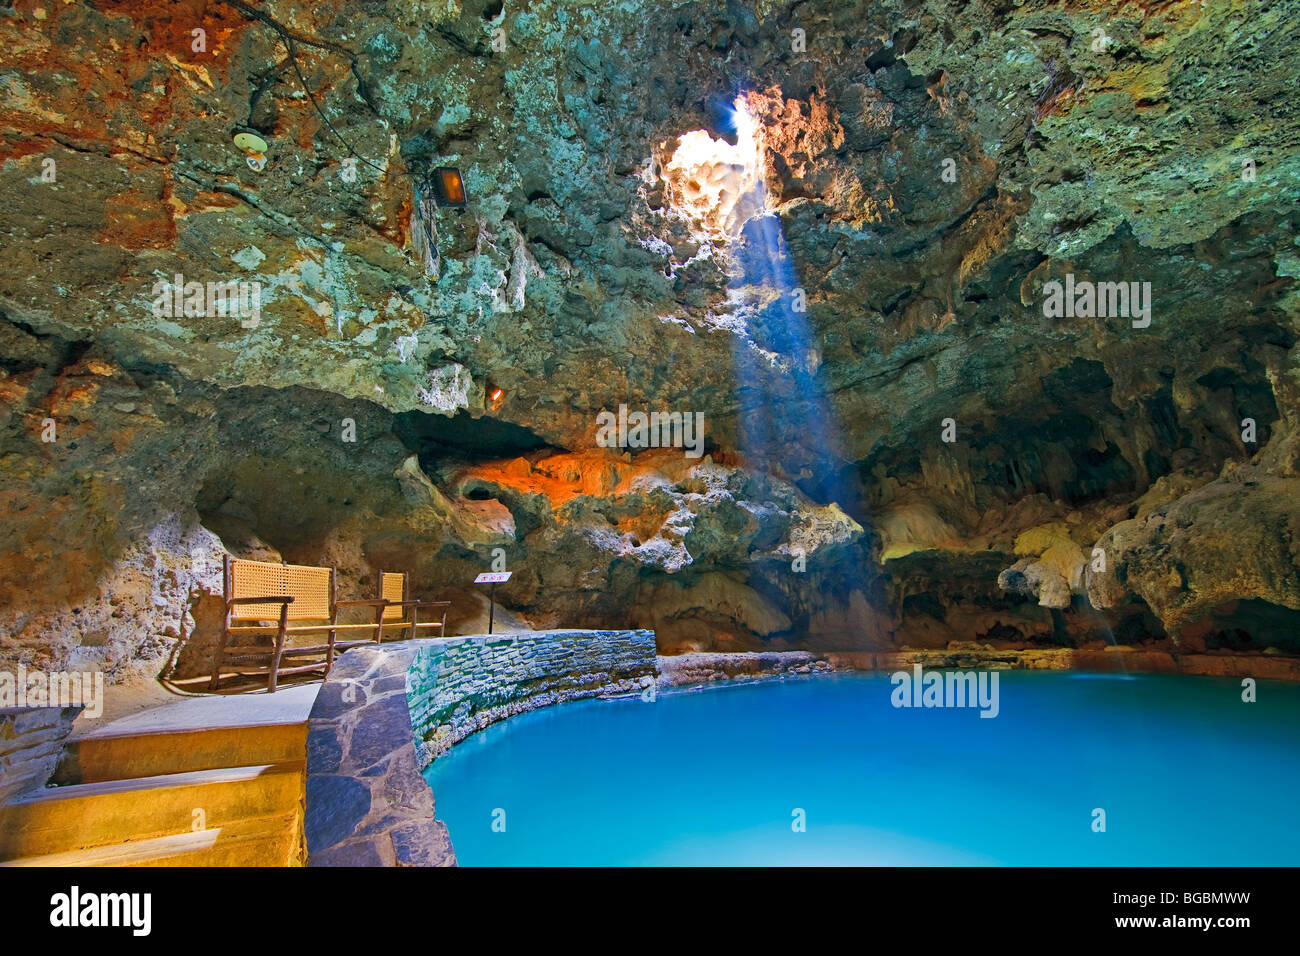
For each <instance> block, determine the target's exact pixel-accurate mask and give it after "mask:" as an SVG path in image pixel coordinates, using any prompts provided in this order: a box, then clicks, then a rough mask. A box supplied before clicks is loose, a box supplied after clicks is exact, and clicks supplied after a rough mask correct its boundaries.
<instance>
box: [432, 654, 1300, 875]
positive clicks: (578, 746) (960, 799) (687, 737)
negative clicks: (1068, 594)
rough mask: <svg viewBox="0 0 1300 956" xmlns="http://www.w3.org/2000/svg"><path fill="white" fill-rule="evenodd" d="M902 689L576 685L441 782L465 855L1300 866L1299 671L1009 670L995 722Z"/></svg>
mask: <svg viewBox="0 0 1300 956" xmlns="http://www.w3.org/2000/svg"><path fill="white" fill-rule="evenodd" d="M892 690H893V687H892V685H891V684H890V682H889V679H888V677H887V676H870V675H836V676H818V677H809V678H800V679H787V680H781V681H768V682H760V683H754V684H747V685H726V686H713V687H708V688H704V689H700V690H679V691H672V692H668V693H660V694H659V695H658V699H657V700H656V701H654V702H653V703H650V702H644V701H642V700H640V699H638V698H635V697H633V698H626V699H620V700H611V701H603V700H588V701H579V702H574V703H570V704H564V705H560V706H557V707H552V708H546V709H543V710H538V711H534V712H533V713H530V714H525V715H522V716H519V717H514V718H511V719H510V720H508V721H505V722H503V723H500V724H496V725H494V726H492V727H489V728H488V729H487V730H485V731H483V732H481V733H479V734H476V735H474V736H473V737H470V738H469V739H467V740H465V741H464V742H462V743H461V744H459V745H458V746H456V747H455V748H453V749H452V750H451V751H450V752H448V753H447V754H444V755H443V756H442V757H439V758H438V759H437V760H436V761H435V762H434V764H433V766H431V767H430V768H429V770H428V771H427V772H426V778H427V779H428V781H429V783H430V785H431V786H432V787H433V792H434V797H435V801H436V804H437V816H438V818H439V819H442V820H444V821H446V823H447V826H448V829H449V830H450V834H451V841H452V845H453V846H454V848H455V851H456V856H457V858H458V859H459V861H460V863H461V865H464V866H499V865H544V866H568V865H798V864H807V865H816V864H832V865H834V864H866V865H871V864H875V865H894V864H897V865H940V864H942V865H981V864H1025V865H1047V866H1053V865H1084V866H1091V865H1121V866H1126V865H1230V864H1236V865H1265V864H1268V865H1296V864H1300V815H1297V814H1296V812H1295V808H1296V798H1297V794H1300V733H1298V730H1300V686H1296V685H1292V684H1285V683H1276V682H1260V684H1259V686H1258V691H1257V693H1258V701H1257V702H1256V703H1244V702H1243V701H1242V699H1241V693H1242V687H1241V682H1240V681H1239V680H1233V679H1218V678H1199V677H1171V676H1135V677H1125V676H1112V675H1088V674H1068V673H1033V672H1024V671H1017V672H1004V673H1002V674H1001V675H1000V684H999V690H1000V713H999V714H998V716H997V717H996V718H993V719H988V718H980V717H979V712H978V711H977V710H975V709H959V708H947V709H943V708H935V709H915V708H895V707H893V706H892V705H891V703H890V693H891V691H892ZM1096 808H1100V809H1103V810H1104V811H1105V813H1106V829H1105V832H1104V833H1098V832H1094V831H1093V811H1094V809H1096ZM796 810H802V811H803V818H804V819H805V820H806V829H805V830H804V831H803V832H796V830H795V828H794V827H793V826H792V824H793V823H794V822H795V821H796V819H797V815H796ZM494 822H495V823H496V826H497V828H498V829H494ZM502 824H504V831H501V830H500V829H499V828H500V827H501V825H502Z"/></svg>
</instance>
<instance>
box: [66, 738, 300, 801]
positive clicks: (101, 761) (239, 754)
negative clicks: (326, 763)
mask: <svg viewBox="0 0 1300 956" xmlns="http://www.w3.org/2000/svg"><path fill="white" fill-rule="evenodd" d="M306 752H307V725H306V724H305V723H298V724H284V723H275V724H262V725H256V726H240V727H211V728H202V729H183V730H174V731H173V730H161V731H156V732H152V733H143V734H141V733H128V732H122V733H106V734H99V735H94V736H86V737H81V738H79V739H75V740H70V741H68V743H67V745H66V746H65V747H64V753H63V757H62V759H61V760H60V761H59V765H58V767H57V769H56V770H55V771H54V777H53V779H52V780H51V782H52V783H54V784H57V785H59V786H67V785H70V784H80V783H99V782H106V781H110V780H130V779H135V778H139V777H154V776H159V775H162V774H173V773H188V772H191V771H196V770H216V769H218V768H221V767H244V766H256V765H265V764H280V763H287V762H291V761H293V760H300V759H302V756H303V754H305V753H306Z"/></svg>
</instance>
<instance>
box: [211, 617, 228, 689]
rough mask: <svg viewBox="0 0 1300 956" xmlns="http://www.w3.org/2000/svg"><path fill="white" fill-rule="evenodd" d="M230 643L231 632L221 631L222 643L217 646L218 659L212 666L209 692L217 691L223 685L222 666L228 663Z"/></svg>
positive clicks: (223, 629)
mask: <svg viewBox="0 0 1300 956" xmlns="http://www.w3.org/2000/svg"><path fill="white" fill-rule="evenodd" d="M229 642H230V632H229V631H227V630H226V629H225V628H224V627H223V628H222V629H221V643H219V644H218V645H217V659H216V661H215V662H214V663H213V665H212V679H211V680H210V681H208V690H216V689H217V687H218V686H219V685H220V684H221V665H222V664H224V663H225V662H226V644H228V643H229Z"/></svg>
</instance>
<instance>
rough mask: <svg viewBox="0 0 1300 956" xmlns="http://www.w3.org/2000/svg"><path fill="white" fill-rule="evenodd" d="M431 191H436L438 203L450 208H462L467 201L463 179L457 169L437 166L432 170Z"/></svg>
mask: <svg viewBox="0 0 1300 956" xmlns="http://www.w3.org/2000/svg"><path fill="white" fill-rule="evenodd" d="M432 178H433V191H434V192H435V193H437V196H438V205H439V206H448V207H450V208H452V209H464V208H465V204H466V203H467V202H468V201H469V200H468V198H467V197H466V195H465V180H464V179H463V178H462V177H461V175H460V170H459V169H453V168H452V167H450V166H439V167H438V168H437V169H435V170H434V171H433V177H432Z"/></svg>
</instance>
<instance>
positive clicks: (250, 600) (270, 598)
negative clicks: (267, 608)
mask: <svg viewBox="0 0 1300 956" xmlns="http://www.w3.org/2000/svg"><path fill="white" fill-rule="evenodd" d="M226 603H227V604H229V605H235V604H292V603H293V595H292V594H274V595H267V596H266V597H242V598H230V599H229V600H228V601H226Z"/></svg>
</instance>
